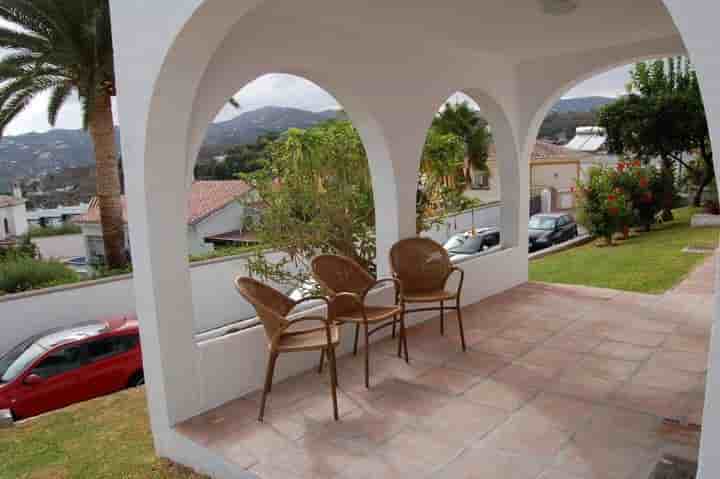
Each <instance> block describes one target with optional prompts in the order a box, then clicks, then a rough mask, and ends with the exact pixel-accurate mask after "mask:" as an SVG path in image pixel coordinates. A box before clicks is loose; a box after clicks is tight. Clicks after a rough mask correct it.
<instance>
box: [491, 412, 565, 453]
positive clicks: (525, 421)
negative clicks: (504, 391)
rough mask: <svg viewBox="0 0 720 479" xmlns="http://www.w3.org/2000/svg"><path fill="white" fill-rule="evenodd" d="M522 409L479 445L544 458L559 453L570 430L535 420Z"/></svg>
mask: <svg viewBox="0 0 720 479" xmlns="http://www.w3.org/2000/svg"><path fill="white" fill-rule="evenodd" d="M521 411H522V410H520V411H518V412H516V413H515V415H513V416H511V417H510V419H508V420H507V421H506V422H505V423H503V424H502V425H500V426H499V427H498V428H497V429H495V430H494V431H493V432H491V433H490V435H488V436H487V438H486V439H484V440H483V441H482V442H481V443H479V445H480V446H482V447H489V448H493V449H501V450H504V451H510V452H515V453H518V454H525V455H528V456H532V457H539V458H545V459H546V460H547V459H550V458H552V457H554V456H555V455H556V454H557V453H558V452H560V450H561V449H562V448H563V447H564V446H565V444H567V442H568V441H569V440H570V437H571V436H572V434H571V433H569V432H566V431H563V430H561V429H558V428H556V427H554V426H553V425H552V424H551V423H549V422H548V421H544V420H538V418H537V417H536V416H528V415H521V414H519V413H520V412H521Z"/></svg>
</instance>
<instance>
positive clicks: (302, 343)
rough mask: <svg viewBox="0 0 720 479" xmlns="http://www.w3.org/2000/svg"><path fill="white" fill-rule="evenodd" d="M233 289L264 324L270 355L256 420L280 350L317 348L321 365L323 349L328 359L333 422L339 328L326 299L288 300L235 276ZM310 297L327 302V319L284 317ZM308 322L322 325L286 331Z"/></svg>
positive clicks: (335, 407) (253, 281) (251, 280)
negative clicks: (253, 309) (251, 307)
mask: <svg viewBox="0 0 720 479" xmlns="http://www.w3.org/2000/svg"><path fill="white" fill-rule="evenodd" d="M235 288H236V289H237V291H238V293H240V295H242V297H243V298H245V299H246V300H247V301H248V302H249V303H250V304H252V305H253V307H254V308H255V311H256V312H257V314H258V317H259V318H260V321H261V322H262V324H263V326H264V327H265V334H266V335H267V338H268V349H269V350H270V358H269V361H268V366H267V373H266V376H265V387H264V388H263V393H262V400H261V402H260V415H259V417H258V420H259V421H262V420H263V417H264V415H265V401H266V399H267V395H268V393H270V391H271V389H272V379H273V373H274V371H275V362H276V361H277V357H278V356H279V355H280V353H290V352H298V351H320V352H321V359H320V363H321V364H322V361H323V357H324V355H325V353H326V352H327V356H328V360H329V362H330V388H331V392H332V400H333V414H334V417H335V420H336V421H337V420H338V405H337V369H336V367H335V346H337V344H338V343H339V342H340V330H339V328H338V327H337V325H336V324H335V323H334V320H333V312H332V308H331V306H330V302H329V301H328V300H327V298H323V297H311V298H304V299H302V300H300V301H292V300H291V299H290V298H288V297H287V296H285V295H284V294H282V293H280V292H279V291H277V290H275V289H273V288H271V287H270V286H266V285H264V284H262V283H260V282H259V281H256V280H254V279H252V278H242V277H237V278H236V279H235ZM311 300H314V301H316V300H321V301H325V303H326V305H327V318H323V317H319V316H305V317H302V318H298V319H294V320H288V319H287V316H288V314H289V313H290V312H291V311H292V310H293V309H294V308H295V307H296V306H297V305H299V304H300V303H304V302H306V301H311ZM308 321H317V322H320V323H322V324H323V325H322V326H320V327H316V328H311V329H301V330H295V331H291V330H290V329H291V327H293V326H294V325H296V324H298V323H304V322H308Z"/></svg>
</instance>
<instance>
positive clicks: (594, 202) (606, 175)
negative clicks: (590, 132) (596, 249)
mask: <svg viewBox="0 0 720 479" xmlns="http://www.w3.org/2000/svg"><path fill="white" fill-rule="evenodd" d="M625 170H626V166H625V164H623V167H622V169H621V168H617V169H611V168H605V167H593V168H591V169H590V171H589V172H588V178H587V181H582V180H579V181H578V184H577V188H576V194H577V197H578V221H579V222H580V223H581V224H582V225H584V226H585V227H586V228H587V229H588V230H589V231H590V233H591V234H593V235H595V236H599V237H602V238H605V240H606V241H607V243H608V244H612V238H613V235H614V234H615V233H617V232H618V231H622V229H623V228H624V227H625V225H626V224H627V223H628V221H629V218H632V208H631V207H630V206H631V204H630V198H629V196H628V195H627V193H626V191H625V190H624V188H622V187H620V186H619V182H620V181H621V179H622V178H624V176H625Z"/></svg>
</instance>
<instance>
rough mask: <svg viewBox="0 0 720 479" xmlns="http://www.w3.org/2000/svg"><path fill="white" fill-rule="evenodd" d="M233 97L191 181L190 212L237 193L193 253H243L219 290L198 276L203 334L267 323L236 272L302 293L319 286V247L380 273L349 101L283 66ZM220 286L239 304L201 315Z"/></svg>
mask: <svg viewBox="0 0 720 479" xmlns="http://www.w3.org/2000/svg"><path fill="white" fill-rule="evenodd" d="M232 98H233V100H232V104H228V105H226V106H225V107H223V108H222V109H221V110H220V112H219V113H218V115H217V116H216V117H215V120H214V121H213V122H212V123H211V124H210V125H209V127H208V128H207V134H206V137H205V140H204V142H203V144H202V147H200V148H199V154H198V158H197V161H196V162H195V166H194V179H193V181H192V182H191V186H190V191H191V193H190V201H191V205H190V210H191V211H194V210H195V209H196V207H195V206H194V205H196V204H197V205H201V204H206V205H207V203H208V201H209V200H210V199H213V198H215V197H217V196H218V191H228V192H230V193H231V194H230V195H228V198H227V199H228V200H229V201H228V203H227V204H226V205H222V207H219V208H217V209H216V210H215V211H213V212H212V213H209V214H204V215H201V216H202V219H200V220H197V221H195V222H194V223H193V224H191V225H189V230H188V231H189V233H188V234H189V241H188V243H189V246H190V249H191V250H190V255H191V259H193V260H195V261H201V260H204V259H210V258H212V259H216V258H222V257H226V258H233V257H234V259H230V263H231V264H230V265H228V266H227V267H225V268H226V271H227V272H226V273H224V274H226V275H227V276H226V277H225V281H223V282H221V286H220V288H218V289H215V292H216V294H215V295H208V294H206V293H207V292H206V291H205V288H207V287H208V284H205V283H202V282H199V281H194V280H193V297H194V306H195V310H196V314H195V318H194V321H195V332H196V334H197V335H198V338H199V339H200V340H207V339H210V338H212V337H217V336H222V335H224V334H227V333H228V332H233V331H238V330H243V329H247V328H248V327H251V326H253V325H257V324H258V323H257V321H256V316H257V315H256V311H255V310H254V309H253V307H252V306H251V305H250V304H249V303H247V302H246V301H244V300H243V299H242V298H241V297H240V296H239V295H237V292H236V291H235V290H234V288H233V283H232V280H233V278H234V275H237V274H246V275H252V276H253V277H255V278H257V279H260V280H262V281H264V282H266V283H268V284H270V285H273V286H274V287H276V288H277V289H279V290H281V291H283V292H285V293H287V294H288V295H290V297H291V298H293V299H294V300H300V299H302V298H304V297H306V296H310V295H313V294H317V293H318V292H319V286H318V285H317V284H316V283H315V282H314V281H313V280H312V278H311V274H310V268H309V266H310V260H311V259H312V258H313V257H314V256H315V255H317V254H318V252H325V253H334V254H341V255H344V256H348V257H351V258H353V259H354V260H355V261H356V262H357V263H358V264H360V265H361V266H363V267H364V268H365V269H366V270H368V271H369V272H371V273H373V274H374V273H375V271H376V247H375V208H374V195H373V184H372V178H371V175H370V167H369V163H368V157H367V153H366V150H365V147H364V144H363V140H362V139H361V137H360V134H359V132H358V131H357V130H356V129H355V127H354V126H353V123H352V121H351V119H350V118H349V117H348V115H347V113H346V112H345V111H344V110H343V109H342V107H341V105H340V103H339V102H338V101H337V100H336V99H335V97H333V96H332V94H331V93H329V92H328V91H327V90H325V89H323V88H322V87H320V86H318V85H317V84H315V83H313V82H311V81H310V80H308V79H306V78H304V77H301V76H296V75H291V74H284V73H271V74H265V75H261V76H259V77H258V78H257V79H255V80H253V81H251V82H249V83H248V84H246V85H245V86H244V87H243V88H242V89H240V90H239V91H237V92H236V93H235V94H234V95H232ZM238 255H240V257H238ZM220 268H222V267H220ZM193 274H196V273H193ZM193 279H194V278H193ZM214 287H215V286H214ZM219 291H222V294H223V302H224V303H225V304H228V303H231V304H233V305H234V307H233V308H230V309H226V310H225V312H223V313H220V314H213V315H208V314H199V312H200V311H203V310H205V309H206V308H207V309H212V308H213V307H212V305H211V304H210V301H212V302H217V300H218V297H217V293H218V292H219Z"/></svg>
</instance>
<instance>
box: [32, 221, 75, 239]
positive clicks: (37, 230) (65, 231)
mask: <svg viewBox="0 0 720 479" xmlns="http://www.w3.org/2000/svg"><path fill="white" fill-rule="evenodd" d="M80 233H82V229H81V228H80V225H76V224H74V223H63V224H62V225H60V226H32V227H30V230H29V231H28V235H29V236H30V237H31V238H47V237H50V236H64V235H78V234H80Z"/></svg>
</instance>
